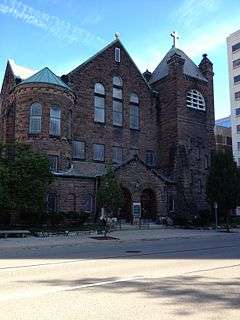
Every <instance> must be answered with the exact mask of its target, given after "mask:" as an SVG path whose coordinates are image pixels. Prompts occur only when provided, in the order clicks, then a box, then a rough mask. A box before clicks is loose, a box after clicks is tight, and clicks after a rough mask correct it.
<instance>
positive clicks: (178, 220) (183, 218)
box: [173, 215, 192, 227]
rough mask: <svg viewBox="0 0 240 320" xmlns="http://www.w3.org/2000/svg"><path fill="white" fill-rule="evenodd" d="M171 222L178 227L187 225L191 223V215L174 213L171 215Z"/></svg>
mask: <svg viewBox="0 0 240 320" xmlns="http://www.w3.org/2000/svg"><path fill="white" fill-rule="evenodd" d="M173 224H174V225H177V226H180V227H189V226H191V225H192V221H191V217H189V216H187V215H176V216H175V217H173Z"/></svg>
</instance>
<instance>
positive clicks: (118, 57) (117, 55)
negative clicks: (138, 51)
mask: <svg viewBox="0 0 240 320" xmlns="http://www.w3.org/2000/svg"><path fill="white" fill-rule="evenodd" d="M115 61H116V62H120V61H121V50H120V48H115Z"/></svg>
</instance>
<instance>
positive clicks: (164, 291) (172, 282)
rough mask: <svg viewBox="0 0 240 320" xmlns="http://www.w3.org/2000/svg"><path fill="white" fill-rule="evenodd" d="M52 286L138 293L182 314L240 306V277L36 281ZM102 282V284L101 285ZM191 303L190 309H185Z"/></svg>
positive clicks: (181, 276) (112, 292) (115, 293)
mask: <svg viewBox="0 0 240 320" xmlns="http://www.w3.org/2000/svg"><path fill="white" fill-rule="evenodd" d="M32 283H34V284H41V285H42V284H44V285H47V286H52V287H56V288H58V287H63V288H64V287H65V289H66V291H76V290H87V291H88V292H94V294H96V293H102V292H104V293H106V292H108V293H111V294H114V295H118V294H121V295H122V294H127V295H129V299H131V294H134V295H133V297H135V296H136V293H137V294H140V295H143V296H144V297H145V298H146V297H147V298H149V299H153V298H154V299H155V300H156V301H157V302H158V303H160V304H162V303H164V305H165V306H168V305H169V306H171V307H172V306H174V308H173V312H174V313H175V314H178V315H182V316H184V315H189V314H197V313H198V312H199V306H201V308H208V309H209V311H214V310H216V309H217V310H218V311H219V310H221V309H237V310H239V309H240V303H239V301H240V300H239V299H240V278H233V279H231V280H227V279H222V278H218V277H209V276H205V275H201V276H199V275H197V276H196V275H187V274H186V275H180V276H171V277H163V278H142V279H141V278H140V279H133V280H126V281H122V280H121V279H120V278H117V277H107V278H84V279H78V280H73V281H65V280H61V279H54V280H44V281H33V282H32ZM99 283H101V284H100V285H99ZM182 305H187V306H189V308H188V309H187V310H182V307H181V306H182Z"/></svg>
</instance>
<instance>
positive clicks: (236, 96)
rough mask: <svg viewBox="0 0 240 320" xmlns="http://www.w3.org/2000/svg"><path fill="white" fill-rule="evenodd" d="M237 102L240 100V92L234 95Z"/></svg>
mask: <svg viewBox="0 0 240 320" xmlns="http://www.w3.org/2000/svg"><path fill="white" fill-rule="evenodd" d="M234 96H235V100H240V91H238V92H235V93H234Z"/></svg>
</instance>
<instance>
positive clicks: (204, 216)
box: [192, 209, 213, 227]
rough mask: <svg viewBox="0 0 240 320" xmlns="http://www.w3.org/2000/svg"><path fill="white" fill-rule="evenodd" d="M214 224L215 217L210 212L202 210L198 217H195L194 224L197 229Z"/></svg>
mask: <svg viewBox="0 0 240 320" xmlns="http://www.w3.org/2000/svg"><path fill="white" fill-rule="evenodd" d="M212 222H213V215H212V213H211V211H209V210H207V209H206V210H200V211H199V212H198V215H197V216H196V217H193V219H192V224H193V225H194V226H195V227H206V226H209V225H210V224H211V223H212Z"/></svg>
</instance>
